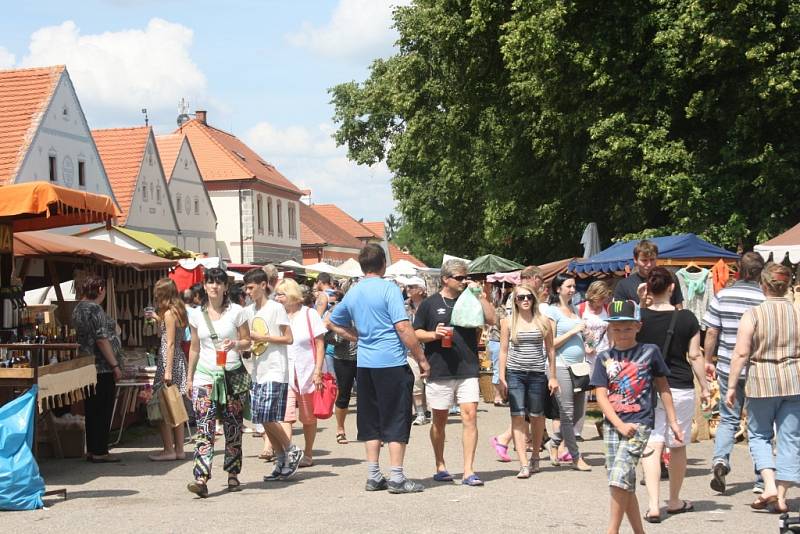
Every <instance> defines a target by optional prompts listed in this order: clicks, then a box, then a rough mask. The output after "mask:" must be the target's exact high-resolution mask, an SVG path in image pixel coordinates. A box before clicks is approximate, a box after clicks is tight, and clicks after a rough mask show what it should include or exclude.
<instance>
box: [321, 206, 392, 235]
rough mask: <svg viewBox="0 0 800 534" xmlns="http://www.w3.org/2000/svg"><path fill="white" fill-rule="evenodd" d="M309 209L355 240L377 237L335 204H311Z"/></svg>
mask: <svg viewBox="0 0 800 534" xmlns="http://www.w3.org/2000/svg"><path fill="white" fill-rule="evenodd" d="M311 208H313V210H314V211H316V212H317V213H319V214H320V215H322V216H323V217H325V218H326V219H329V220H331V221H333V223H334V224H336V225H337V226H339V227H340V228H342V229H343V230H346V231H347V233H349V234H350V235H351V236H353V237H355V238H356V239H374V238H376V237H378V236H377V235H376V234H375V232H373V231H372V230H370V229H369V228H367V227H366V226H364V225H363V224H361V223H360V222H358V221H357V220H355V219H354V218H352V217H351V216H350V215H348V214H347V213H345V212H344V211H343V210H342V209H341V208H339V206H336V205H335V204H313V205H312V206H311Z"/></svg>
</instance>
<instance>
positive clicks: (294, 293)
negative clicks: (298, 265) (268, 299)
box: [275, 278, 303, 304]
mask: <svg viewBox="0 0 800 534" xmlns="http://www.w3.org/2000/svg"><path fill="white" fill-rule="evenodd" d="M279 291H280V292H281V293H283V294H284V295H286V299H287V300H288V301H289V302H292V303H295V302H299V303H301V304H302V303H303V291H302V290H301V289H300V286H299V285H298V283H297V282H295V281H294V280H292V279H291V278H284V279H283V280H281V281H280V282H278V285H277V286H275V292H276V293H277V292H279Z"/></svg>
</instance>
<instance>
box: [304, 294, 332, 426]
mask: <svg viewBox="0 0 800 534" xmlns="http://www.w3.org/2000/svg"><path fill="white" fill-rule="evenodd" d="M306 325H307V326H308V340H309V342H310V343H311V354H312V357H313V358H314V365H316V363H317V343H316V339H315V338H314V331H313V330H312V329H311V309H310V308H308V309H306ZM338 394H339V389H338V387H337V386H336V379H335V378H334V377H333V375H332V374H330V373H324V374H323V375H322V388H321V389H316V388H314V394H313V396H312V397H311V404H312V407H313V410H314V417H316V418H317V419H328V418H329V417H330V416H331V415H333V405H334V403H335V402H336V396H337V395H338Z"/></svg>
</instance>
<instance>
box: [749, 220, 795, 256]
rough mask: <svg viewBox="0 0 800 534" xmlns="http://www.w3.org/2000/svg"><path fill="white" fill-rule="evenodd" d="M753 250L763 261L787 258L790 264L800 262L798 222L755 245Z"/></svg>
mask: <svg viewBox="0 0 800 534" xmlns="http://www.w3.org/2000/svg"><path fill="white" fill-rule="evenodd" d="M753 250H755V251H756V252H758V253H759V254H761V257H762V258H764V261H769V260H772V261H774V262H775V263H782V262H783V261H784V260H786V259H787V258H788V259H789V262H790V263H792V264H798V263H800V223H798V224H796V225H794V226H793V227H792V228H790V229H788V230H786V231H785V232H784V233H782V234H781V235H779V236H776V237H773V238H772V239H770V240H769V241H765V242H764V243H761V244H760V245H756V246H755V247H753Z"/></svg>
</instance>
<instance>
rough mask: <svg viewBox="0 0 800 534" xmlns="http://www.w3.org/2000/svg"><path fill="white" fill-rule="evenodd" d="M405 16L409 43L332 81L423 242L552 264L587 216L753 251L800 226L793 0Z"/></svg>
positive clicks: (418, 251) (353, 140)
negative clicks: (355, 76)
mask: <svg viewBox="0 0 800 534" xmlns="http://www.w3.org/2000/svg"><path fill="white" fill-rule="evenodd" d="M395 22H396V26H397V29H398V31H399V33H400V39H399V41H398V45H399V51H398V53H397V54H396V55H395V56H393V57H390V58H388V59H382V60H376V61H375V62H374V63H373V64H372V66H371V70H370V76H369V78H368V79H367V80H365V81H364V82H363V83H356V82H350V83H345V84H341V85H338V86H336V87H334V88H332V89H331V95H332V101H333V104H334V106H335V115H334V120H335V121H336V122H337V124H338V131H337V132H336V134H335V138H336V141H337V142H338V143H340V144H346V145H347V148H348V154H349V156H350V157H351V158H352V159H354V160H355V161H358V162H359V163H370V164H371V163H375V162H377V161H381V160H384V161H386V163H387V165H388V166H389V168H390V170H391V171H392V172H393V173H394V179H393V182H392V186H393V190H394V194H395V198H396V199H397V201H398V209H399V211H400V213H401V214H402V216H403V218H404V221H405V226H404V227H403V229H402V230H401V231H400V232H398V233H399V234H402V238H403V239H404V240H405V242H406V246H408V247H409V248H410V250H411V252H412V253H414V254H415V255H419V256H425V257H427V256H430V255H431V254H434V253H435V254H436V255H440V254H441V252H444V251H446V252H450V253H452V254H456V255H462V256H467V257H475V256H477V255H479V254H483V253H487V252H493V253H496V254H499V255H501V256H504V257H508V258H513V259H515V260H517V261H520V262H522V263H527V262H543V261H546V260H553V259H559V258H563V257H565V256H568V255H573V254H579V253H580V251H581V249H580V246H579V244H578V240H579V238H580V235H581V232H582V230H583V227H584V226H585V225H586V224H587V223H588V222H591V221H595V222H597V223H598V227H599V230H600V235H601V237H604V238H606V239H618V238H622V237H636V236H644V235H659V234H669V233H677V232H695V233H698V234H700V235H701V236H703V237H705V238H707V239H709V240H710V241H712V242H714V243H717V244H720V245H723V246H727V247H730V248H736V246H738V245H744V246H745V247H749V246H751V245H752V244H754V243H756V242H758V241H761V240H763V239H765V238H768V237H771V236H773V235H775V234H777V233H779V232H781V231H783V230H784V229H785V228H787V227H789V226H791V225H793V224H795V223H796V222H797V219H798V216H799V215H800V181H799V180H797V175H798V170H800V161H799V156H798V134H797V129H798V126H797V125H798V124H800V121H798V119H800V107H799V106H798V93H799V92H800V2H798V1H797V0H760V1H754V0H752V1H744V0H743V1H732V0H728V1H724V0H707V1H703V2H699V1H697V0H648V1H644V0H625V1H621V0H606V1H604V2H596V1H587V0H569V1H568V0H516V1H515V2H507V1H503V0H417V1H416V2H415V3H414V4H413V5H411V6H408V7H404V8H399V9H398V10H397V11H396V13H395ZM437 261H438V260H437ZM434 264H435V262H434Z"/></svg>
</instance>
